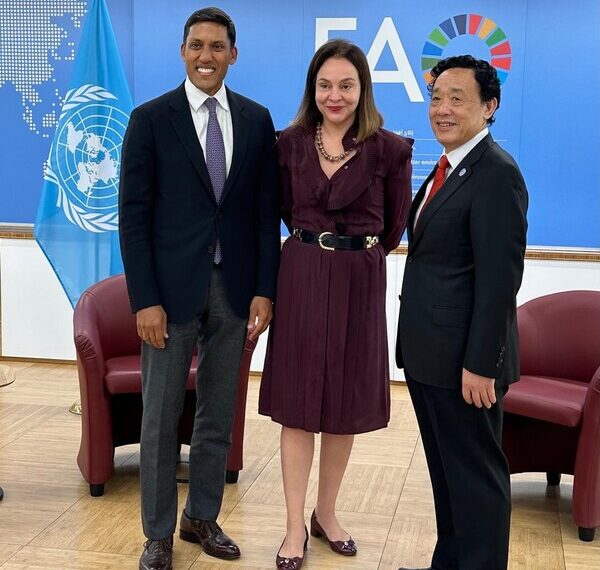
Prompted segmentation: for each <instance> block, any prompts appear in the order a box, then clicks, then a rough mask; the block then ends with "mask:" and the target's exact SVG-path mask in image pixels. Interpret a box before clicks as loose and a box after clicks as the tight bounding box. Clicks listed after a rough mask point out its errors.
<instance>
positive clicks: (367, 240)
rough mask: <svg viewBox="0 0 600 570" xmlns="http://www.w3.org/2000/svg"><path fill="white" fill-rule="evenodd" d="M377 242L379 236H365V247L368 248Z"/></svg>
mask: <svg viewBox="0 0 600 570" xmlns="http://www.w3.org/2000/svg"><path fill="white" fill-rule="evenodd" d="M378 243H379V236H367V237H365V248H366V249H369V248H371V247H374V246H376V245H377V244H378Z"/></svg>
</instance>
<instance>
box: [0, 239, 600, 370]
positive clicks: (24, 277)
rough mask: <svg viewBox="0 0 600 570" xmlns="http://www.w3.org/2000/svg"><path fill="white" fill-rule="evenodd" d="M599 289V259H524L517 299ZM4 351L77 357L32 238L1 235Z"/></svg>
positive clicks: (391, 283) (390, 304) (397, 259)
mask: <svg viewBox="0 0 600 570" xmlns="http://www.w3.org/2000/svg"><path fill="white" fill-rule="evenodd" d="M405 260H406V256H405V255H400V254H393V255H390V256H389V257H388V288H387V321H388V323H387V325H388V338H389V344H390V349H389V352H390V371H391V377H392V378H393V379H394V380H403V379H404V377H403V375H402V371H401V370H399V369H398V368H396V366H395V365H394V344H395V341H396V324H397V316H398V309H399V306H398V304H399V301H398V295H399V294H400V288H401V285H402V275H403V273H404V262H405ZM570 289H594V290H598V291H600V263H596V262H583V261H545V260H534V259H528V260H526V261H525V274H524V277H523V286H522V287H521V290H520V292H519V296H518V299H517V300H518V304H522V303H524V302H525V301H528V300H530V299H533V298H535V297H539V296H540V295H545V294H548V293H555V292H557V291H567V290H570ZM0 316H1V319H2V346H1V353H0V354H1V355H2V356H5V357H11V356H12V357H23V358H55V359H68V360H69V359H74V358H75V350H74V347H73V338H72V337H73V333H72V319H73V310H72V309H71V305H70V304H69V302H68V300H67V297H66V295H65V293H64V292H63V290H62V288H61V286H60V284H59V283H58V280H57V279H56V276H55V275H54V273H53V272H52V269H51V267H50V265H49V264H48V261H47V260H46V258H45V257H44V255H43V254H42V252H41V250H40V249H39V247H38V246H37V244H36V243H35V241H33V240H24V239H21V240H19V239H0ZM265 345H266V335H263V336H262V338H261V339H260V342H259V344H258V347H257V349H256V352H255V353H254V358H253V360H252V370H253V371H261V370H262V363H263V360H264V355H265Z"/></svg>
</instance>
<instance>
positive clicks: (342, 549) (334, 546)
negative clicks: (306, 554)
mask: <svg viewBox="0 0 600 570" xmlns="http://www.w3.org/2000/svg"><path fill="white" fill-rule="evenodd" d="M310 534H311V535H312V536H315V537H316V538H321V537H323V538H324V539H325V540H326V541H327V542H328V543H329V548H331V550H333V551H334V552H335V553H336V554H341V555H342V556H356V552H357V551H358V549H357V548H356V543H355V542H354V541H353V540H352V537H350V538H349V539H348V540H335V541H334V540H329V537H328V536H327V534H326V533H325V531H324V530H323V527H321V525H320V524H319V521H318V520H317V514H316V513H315V511H313V513H312V516H311V517H310Z"/></svg>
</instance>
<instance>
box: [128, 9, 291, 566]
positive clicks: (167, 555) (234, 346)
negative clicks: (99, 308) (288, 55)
mask: <svg viewBox="0 0 600 570" xmlns="http://www.w3.org/2000/svg"><path fill="white" fill-rule="evenodd" d="M181 56H182V59H183V60H184V62H185V65H186V72H187V79H186V80H185V82H184V83H183V84H182V85H181V86H179V87H178V88H177V89H175V90H174V91H171V92H169V93H166V94H164V95H162V96H161V97H158V98H157V99H154V100H153V101H150V102H148V103H145V104H144V105H142V106H141V107H139V108H137V109H135V110H134V111H133V113H132V114H131V120H130V123H129V126H128V129H127V133H126V136H125V141H124V143H123V157H122V166H121V186H120V233H121V250H122V254H123V262H124V265H125V274H126V277H127V285H128V289H129V296H130V300H131V306H132V309H133V311H134V312H135V313H136V318H137V327H138V333H139V335H140V337H141V339H142V340H143V343H142V395H143V403H144V414H143V419H142V435H141V452H140V467H141V496H142V522H143V527H144V534H145V535H146V537H147V538H148V540H147V542H146V543H145V544H144V551H143V553H142V556H141V559H140V568H141V569H161V570H164V569H168V568H171V560H172V548H173V533H174V531H175V526H176V518H177V485H176V476H175V467H176V456H177V424H178V420H179V416H180V415H181V412H182V408H183V401H184V394H185V384H186V380H187V378H188V374H189V369H190V363H191V359H192V353H193V351H194V347H195V345H196V343H198V374H197V379H196V393H197V410H196V417H195V424H194V433H193V437H192V441H191V446H190V474H189V478H190V484H189V493H188V498H187V503H186V507H185V510H184V511H183V513H182V516H181V521H180V537H181V538H182V539H183V540H188V541H191V542H198V543H200V544H201V545H202V547H203V549H204V551H205V552H206V553H207V554H210V555H212V556H216V557H218V558H236V557H238V556H240V551H239V548H238V547H237V545H236V544H235V543H234V542H233V540H232V539H230V538H229V537H228V536H227V535H225V534H224V533H223V531H222V530H221V528H220V527H219V525H218V524H217V522H216V519H217V516H218V514H219V510H220V508H221V502H222V497H223V488H224V478H225V465H226V456H227V450H228V447H229V445H230V442H231V426H232V422H233V415H234V406H235V398H236V392H237V380H238V370H239V364H240V360H241V355H242V350H243V346H244V342H245V338H246V335H248V336H249V337H250V338H252V339H255V338H256V337H258V335H259V334H260V333H261V332H262V331H264V329H265V328H266V327H267V325H268V324H269V321H270V320H271V315H272V299H273V298H274V294H275V284H276V277H277V269H278V263H279V250H280V232H279V227H280V226H279V185H278V174H277V166H276V164H277V163H276V157H275V153H274V142H275V132H274V129H273V123H272V121H271V117H270V115H269V112H268V111H267V109H265V108H264V107H262V106H260V105H258V104H257V103H255V102H253V101H251V100H249V99H247V98H245V97H242V96H241V95H238V94H237V93H234V92H233V91H231V90H229V89H227V88H226V87H225V85H224V84H223V80H224V78H225V75H226V73H227V70H228V67H229V65H231V64H233V63H235V61H236V58H237V48H236V47H235V27H234V24H233V22H232V20H231V18H230V17H229V16H228V15H227V14H225V12H223V11H222V10H219V9H217V8H206V9H203V10H198V11H197V12H194V14H192V15H191V16H190V18H189V19H188V21H187V22H186V24H185V28H184V38H183V44H182V46H181Z"/></svg>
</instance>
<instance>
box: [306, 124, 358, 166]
mask: <svg viewBox="0 0 600 570" xmlns="http://www.w3.org/2000/svg"><path fill="white" fill-rule="evenodd" d="M315 143H317V149H319V154H320V155H321V156H322V157H323V158H324V159H325V160H328V161H329V162H339V161H340V160H344V159H345V158H346V157H347V156H348V155H349V154H350V153H351V152H352V151H353V150H354V146H352V147H350V148H349V149H348V150H345V151H344V152H343V153H342V154H337V155H333V154H329V153H328V152H327V151H326V150H325V147H324V146H323V137H322V134H321V123H317V134H316V135H315Z"/></svg>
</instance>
